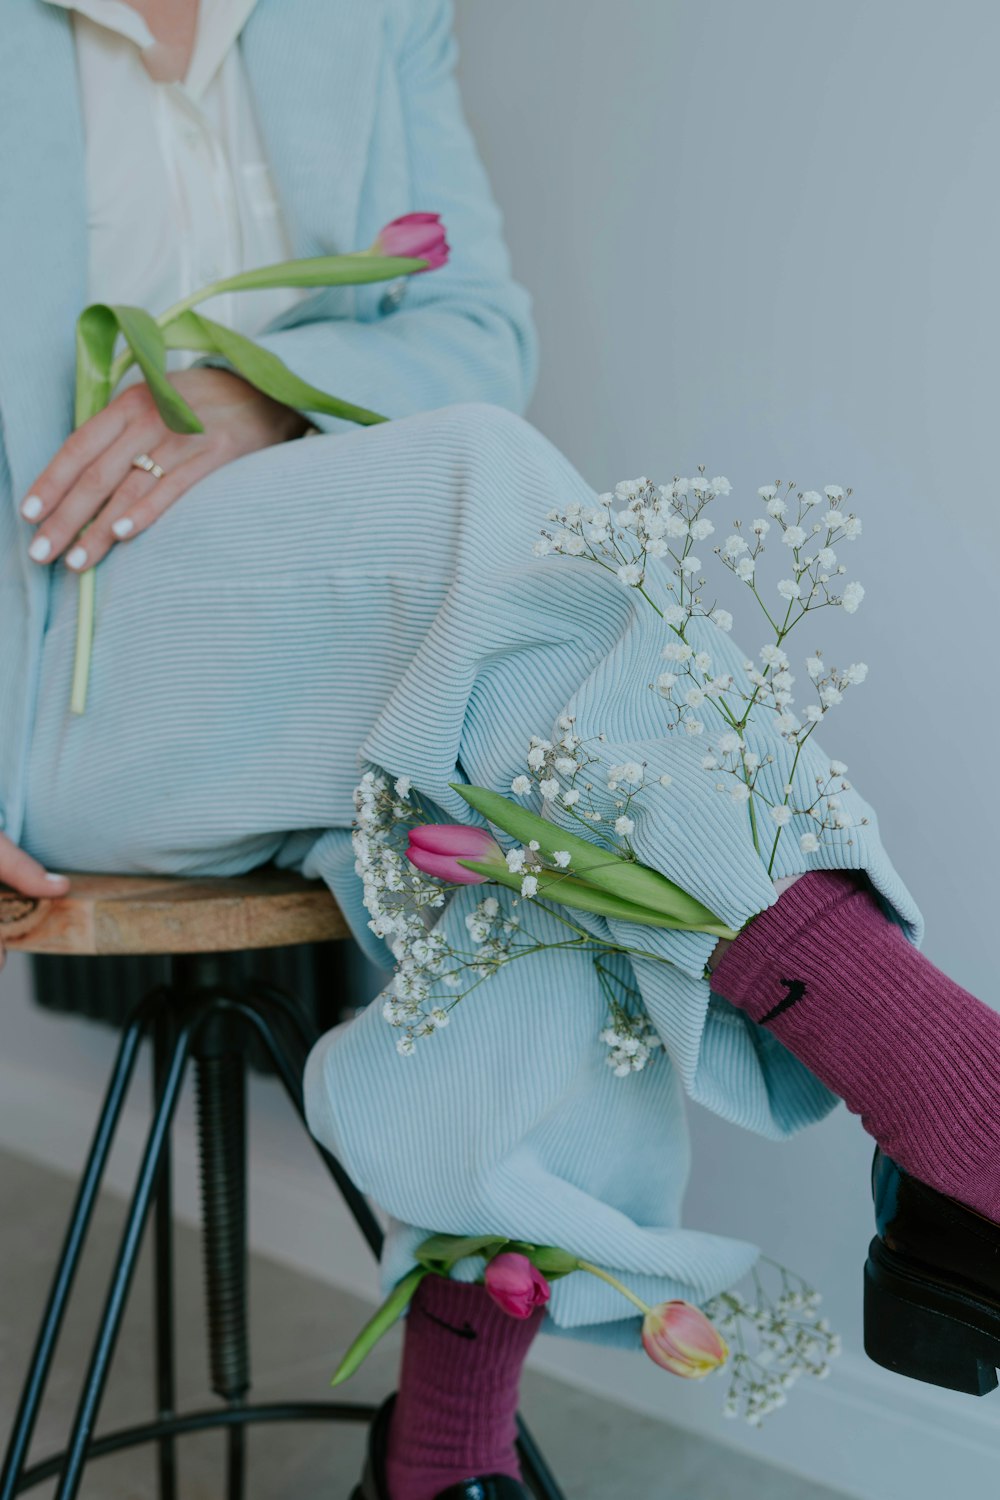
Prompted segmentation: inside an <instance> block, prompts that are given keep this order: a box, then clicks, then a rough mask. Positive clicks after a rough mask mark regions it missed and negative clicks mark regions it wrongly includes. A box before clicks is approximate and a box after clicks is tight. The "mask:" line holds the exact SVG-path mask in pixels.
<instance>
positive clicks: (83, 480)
mask: <svg viewBox="0 0 1000 1500" xmlns="http://www.w3.org/2000/svg"><path fill="white" fill-rule="evenodd" d="M163 430H164V429H163V423H162V422H161V421H160V419H159V417H158V416H156V415H155V414H154V416H153V417H152V418H150V419H148V420H147V421H144V422H130V423H129V424H128V425H127V426H126V427H125V429H124V431H123V433H122V434H121V436H120V437H119V438H117V439H116V440H115V441H114V442H112V443H111V445H110V446H109V447H107V448H105V449H104V451H103V452H102V453H99V454H98V456H97V457H96V458H95V459H94V460H93V462H92V463H90V464H89V465H88V466H87V468H85V469H84V470H83V472H82V473H81V474H80V475H79V477H78V478H77V479H76V480H75V481H74V483H73V484H71V485H70V487H69V489H68V490H67V491H66V493H65V494H64V495H63V496H62V498H61V499H60V500H58V501H57V502H55V503H54V504H52V505H51V506H50V507H49V509H48V511H47V512H46V515H45V519H44V520H43V521H42V522H41V523H40V524H39V527H38V530H37V532H36V533H35V536H34V539H33V540H32V543H31V546H30V547H29V548H28V555H29V557H31V558H33V560H34V561H35V562H40V563H52V562H55V561H56V559H57V558H59V557H61V556H62V555H63V553H64V552H65V551H66V549H67V548H70V549H71V550H70V552H69V556H68V557H67V559H66V561H67V562H68V563H69V565H70V566H71V567H77V568H78V567H80V566H81V563H82V558H81V557H80V555H79V554H80V548H79V547H77V546H74V545H73V544H74V543H75V542H76V539H77V537H79V535H80V533H81V531H83V529H84V527H85V526H88V525H89V524H90V522H91V521H93V519H94V517H95V516H97V515H98V514H99V512H100V511H101V510H102V509H103V507H104V505H105V502H106V501H107V498H108V496H109V495H111V494H113V493H114V492H115V491H116V490H117V489H118V487H119V486H120V485H121V484H122V483H123V482H124V481H126V480H127V478H128V476H129V475H130V474H131V473H132V472H133V469H132V460H133V459H134V458H135V457H136V455H137V454H138V453H141V452H142V451H143V449H144V447H148V446H152V445H153V443H154V441H155V439H157V438H159V437H160V436H161V435H162V433H163ZM134 472H136V473H141V470H135V471H134ZM143 477H144V478H145V477H146V476H145V475H144V476H143Z"/></svg>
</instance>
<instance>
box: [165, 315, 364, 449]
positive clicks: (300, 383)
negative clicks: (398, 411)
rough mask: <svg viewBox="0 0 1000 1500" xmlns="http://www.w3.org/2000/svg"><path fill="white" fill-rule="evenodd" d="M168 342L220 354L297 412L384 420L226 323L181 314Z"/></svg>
mask: <svg viewBox="0 0 1000 1500" xmlns="http://www.w3.org/2000/svg"><path fill="white" fill-rule="evenodd" d="M163 335H164V339H165V341H166V344H167V346H168V347H169V348H171V349H190V350H194V351H196V352H200V353H205V354H220V355H221V356H222V358H223V359H224V360H226V361H227V363H228V364H230V365H232V367H233V369H234V370H235V371H236V372H237V374H238V375H242V377H243V379H244V380H246V381H249V383H250V384H251V385H253V386H256V388H257V390H259V391H263V392H264V394H265V396H270V397H271V398H272V400H274V401H280V402H282V404H283V405H284V406H291V407H294V409H295V410H296V411H313V412H323V413H324V414H325V415H326V416H329V417H342V418H343V419H344V420H346V421H348V422H357V423H358V424H359V426H362V427H372V426H374V425H375V424H376V423H377V422H384V421H385V420H386V418H385V417H383V416H380V415H379V413H378V412H375V411H369V410H368V409H367V408H366V407H364V406H354V405H352V404H351V402H349V401H341V399H340V398H339V397H338V396H330V395H328V394H327V392H326V391H321V390H320V389H319V388H318V387H317V386H314V385H310V384H309V382H308V381H306V380H301V379H300V378H299V376H298V375H296V374H295V373H294V372H293V371H292V370H290V369H289V368H288V366H287V365H286V364H285V362H284V360H281V359H279V358H278V356H277V355H276V354H272V353H271V351H270V350H269V349H262V348H261V346H260V345H259V344H255V343H254V341H253V339H248V338H245V337H244V336H243V334H241V333H234V332H233V330H232V329H231V328H226V327H225V326H224V325H223V324H222V323H215V322H213V320H212V319H211V318H206V317H204V316H203V315H202V314H201V313H196V312H184V313H179V314H178V315H177V317H176V318H172V319H171V321H170V322H169V323H168V324H167V325H166V326H165V328H164V330H163Z"/></svg>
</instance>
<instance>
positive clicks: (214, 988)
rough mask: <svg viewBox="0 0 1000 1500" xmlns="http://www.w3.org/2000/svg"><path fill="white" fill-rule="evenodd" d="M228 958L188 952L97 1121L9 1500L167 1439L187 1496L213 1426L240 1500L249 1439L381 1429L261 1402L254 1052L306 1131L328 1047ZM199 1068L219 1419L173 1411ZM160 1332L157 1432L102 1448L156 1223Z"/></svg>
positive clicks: (555, 1497)
mask: <svg viewBox="0 0 1000 1500" xmlns="http://www.w3.org/2000/svg"><path fill="white" fill-rule="evenodd" d="M226 957H227V955H225V954H197V955H180V956H177V957H175V958H174V959H173V960H172V963H171V977H170V984H169V985H168V986H166V987H161V988H159V989H156V990H154V991H152V992H151V993H150V994H149V995H147V996H146V998H145V999H144V1000H143V1001H141V1002H140V1004H139V1005H138V1006H137V1007H136V1009H135V1011H134V1012H133V1013H132V1016H131V1017H130V1019H129V1021H128V1022H127V1024H126V1026H125V1029H124V1032H123V1035H122V1040H121V1043H120V1046H119V1049H118V1055H117V1058H116V1061H115V1065H114V1068H113V1070H112V1073H111V1078H110V1081H109V1083H108V1087H107V1092H106V1095H105V1099H104V1104H103V1107H102V1109H101V1112H100V1115H99V1117H98V1120H97V1125H96V1128H95V1131H94V1136H93V1140H92V1143H91V1148H90V1153H89V1155H88V1157H87V1161H86V1164H85V1166H84V1170H83V1175H82V1177H81V1179H80V1185H79V1188H78V1190H77V1196H76V1201H75V1203H74V1206H73V1210H72V1213H71V1215H70V1220H69V1225H68V1227H67V1231H66V1236H65V1240H64V1242H63V1248H62V1252H61V1254H60V1257H59V1261H58V1263H57V1266H56V1270H55V1274H54V1277H53V1281H52V1285H51V1289H50V1292H49V1298H48V1302H47V1304H46V1308H45V1312H44V1314H43V1317H42V1323H41V1326H40V1329H39V1332H38V1336H37V1339H36V1343H35V1348H34V1352H33V1354H32V1358H31V1363H30V1365H29V1368H28V1373H27V1376H26V1379H25V1383H24V1386H23V1389H22V1393H21V1399H20V1403H19V1406H18V1411H17V1415H16V1417H15V1420H14V1425H13V1428H12V1430H11V1435H10V1439H9V1441H8V1446H7V1452H6V1457H5V1459H4V1465H3V1470H2V1472H0V1500H14V1497H15V1496H16V1495H20V1494H23V1493H24V1492H25V1491H27V1490H29V1489H32V1488H33V1487H34V1486H36V1485H38V1484H41V1483H43V1482H44V1481H45V1480H47V1479H52V1478H53V1477H56V1476H58V1479H59V1483H58V1487H57V1489H56V1494H55V1500H75V1497H76V1496H77V1494H78V1491H79V1488H80V1484H81V1481H82V1478H83V1471H84V1467H85V1465H86V1464H87V1463H88V1462H89V1461H90V1460H91V1459H97V1458H102V1457H104V1456H105V1455H107V1454H110V1453H117V1452H120V1451H121V1450H122V1449H126V1448H132V1447H136V1446H139V1445H140V1444H145V1443H156V1445H157V1450H158V1451H157V1458H158V1484H159V1500H177V1495H178V1492H177V1464H176V1440H177V1438H178V1437H181V1436H183V1435H184V1434H186V1433H190V1432H199V1431H204V1430H206V1429H209V1428H219V1429H224V1430H225V1431H226V1434H227V1487H226V1495H227V1500H243V1496H244V1493H245V1450H244V1439H245V1432H246V1428H247V1427H248V1426H250V1425H251V1424H256V1423H269V1422H289V1421H294V1422H302V1421H314V1420H315V1421H332V1422H363V1423H367V1422H370V1421H371V1419H372V1417H373V1416H374V1415H375V1408H374V1407H371V1406H366V1405H361V1404H357V1403H353V1402H342V1401H323V1402H278V1403H275V1402H271V1403H267V1404H263V1405H254V1404H251V1403H248V1402H247V1401H246V1399H245V1397H246V1394H247V1392H248V1390H249V1388H250V1356H249V1343H248V1336H247V1296H246V1262H247V1235H246V1050H247V1044H248V1042H249V1040H250V1038H251V1037H253V1036H256V1037H257V1038H258V1039H259V1041H260V1043H261V1044H262V1045H263V1047H264V1050H265V1051H266V1053H267V1055H268V1057H269V1058H270V1060H271V1063H272V1064H273V1066H274V1069H275V1071H276V1072H277V1074H278V1077H279V1078H280V1079H281V1082H282V1084H283V1085H284V1088H285V1091H286V1093H287V1094H288V1096H289V1099H290V1100H291V1103H292V1106H293V1108H294V1109H295V1111H296V1113H297V1114H298V1115H299V1117H300V1118H301V1119H302V1121H303V1123H305V1110H304V1105H303V1100H302V1074H303V1070H304V1065H305V1060H306V1056H307V1054H308V1051H309V1048H310V1047H311V1045H312V1043H313V1041H314V1040H315V1038H314V1037H313V1036H311V1035H310V1034H309V1031H308V1029H307V1027H306V1024H305V1022H304V1019H303V1017H302V1015H301V1013H300V1011H299V1009H298V1008H297V1007H296V1005H295V1004H294V1002H293V1001H292V1000H291V999H290V998H289V997H288V996H286V995H284V994H282V993H281V992H280V991H277V990H275V989H274V988H273V987H271V986H268V985H262V984H250V985H248V986H241V987H239V988H236V987H234V986H231V985H230V984H229V983H228V981H227V964H226ZM146 1036H149V1037H150V1038H151V1040H152V1043H153V1116H152V1120H151V1122H150V1126H149V1130H148V1133H147V1137H146V1143H145V1147H144V1151H143V1156H142V1161H141V1164H140V1166H139V1170H138V1173H137V1176H136V1181H135V1186H134V1189H133V1193H132V1198H131V1200H130V1203H129V1207H128V1212H127V1215H126V1221H125V1227H124V1229H123V1230H122V1234H121V1239H120V1242H119V1247H118V1254H117V1257H116V1261H115V1265H114V1269H113V1272H112V1275H111V1280H110V1283H109V1286H108V1292H107V1296H106V1300H105V1305H104V1310H103V1312H102V1315H101V1320H100V1323H99V1325H98V1328H97V1333H96V1335H95V1337H94V1343H93V1346H92V1349H91V1356H90V1361H89V1366H88V1369H87V1374H86V1376H85V1379H84V1384H83V1387H82V1390H81V1392H80V1397H79V1401H78V1404H77V1409H76V1414H75V1417H74V1420H73V1425H72V1428H71V1431H70V1436H69V1441H68V1444H67V1446H66V1448H65V1449H63V1450H62V1451H60V1452H58V1453H55V1454H52V1455H50V1456H49V1457H48V1458H45V1459H42V1460H41V1461H39V1462H36V1463H34V1464H32V1465H31V1466H30V1467H28V1466H27V1458H28V1451H29V1448H30V1445H31V1439H32V1435H33V1433H34V1428H35V1423H36V1421H37V1418H38V1414H39V1411H40V1409H41V1404H42V1400H43V1398H44V1394H45V1386H46V1383H47V1380H48V1375H49V1370H50V1367H51V1364H52V1358H53V1355H54V1353H55V1348H56V1343H57V1341H58V1338H59V1333H60V1330H61V1328H62V1323H63V1318H64V1316H65V1313H66V1308H67V1306H68V1303H69V1299H70V1295H71V1292H72V1289H73V1283H74V1280H75V1277H76V1272H77V1269H78V1266H79V1263H80V1257H81V1254H82V1252H83V1248H84V1244H85V1241H86V1238H87V1233H88V1230H89V1227H90V1222H91V1219H92V1216H93V1211H94V1207H95V1204H96V1202H97V1198H98V1194H99V1192H100V1189H101V1184H102V1182H103V1179H104V1173H105V1168H106V1166H107V1161H108V1157H109V1155H110V1151H111V1147H112V1144H113V1142H114V1139H115V1134H116V1131H117V1128H118V1124H119V1121H120V1118H121V1113H122V1108H123V1106H124V1103H125V1100H126V1097H127V1095H128V1092H129V1087H130V1085H131V1082H132V1077H133V1074H134V1072H135V1066H136V1062H137V1060H138V1056H139V1051H140V1047H141V1044H142V1041H143V1038H144V1037H146ZM192 1059H193V1061H194V1065H195V1071H196V1085H197V1101H198V1111H197V1119H198V1142H199V1154H200V1162H201V1178H202V1218H203V1240H204V1262H205V1287H206V1297H207V1305H208V1322H209V1330H208V1332H209V1357H210V1366H211V1383H212V1388H213V1390H214V1391H215V1392H216V1394H217V1395H219V1396H220V1397H221V1398H222V1400H223V1401H224V1402H225V1405H224V1406H222V1407H219V1408H209V1409H206V1410H200V1411H194V1412H189V1413H186V1414H178V1413H177V1411H176V1410H175V1368H176V1356H175V1335H174V1275H173V1218H172V1162H171V1138H170V1133H171V1126H172V1124H173V1119H174V1114H175V1112H176V1109H177V1104H178V1101H179V1099H180V1094H181V1088H182V1085H183V1082H184V1078H185V1075H186V1072H187V1068H188V1064H189V1063H190V1062H191V1061H192ZM310 1139H311V1140H312V1141H313V1145H314V1146H315V1148H316V1149H317V1150H318V1151H319V1154H320V1156H321V1158H322V1160H323V1161H324V1163H325V1165H326V1167H327V1169H328V1171H329V1172H330V1174H331V1176H332V1177H333V1179H334V1182H335V1183H336V1185H337V1187H338V1189H339V1191H340V1193H341V1194H342V1196H343V1198H344V1200H345V1202H346V1204H347V1206H348V1208H349V1209H350V1212H351V1214H352V1216H353V1218H354V1220H355V1222H356V1224H357V1225H358V1228H359V1229H360V1231H361V1233H362V1235H363V1236H364V1238H365V1240H366V1241H367V1243H368V1245H369V1247H370V1249H371V1250H372V1253H373V1254H374V1255H375V1256H376V1257H378V1256H379V1255H380V1253H381V1249H382V1239H383V1236H382V1230H381V1228H380V1226H379V1224H378V1221H377V1220H376V1218H375V1216H374V1214H373V1213H372V1211H371V1209H370V1207H369V1206H368V1203H367V1202H366V1200H365V1199H364V1197H363V1196H362V1195H361V1193H360V1192H359V1191H358V1189H357V1188H356V1187H355V1186H354V1184H353V1183H352V1182H351V1180H350V1178H349V1177H348V1176H347V1173H346V1172H345V1171H344V1169H343V1167H342V1166H341V1164H340V1163H339V1162H338V1161H337V1160H336V1158H335V1157H333V1156H331V1155H330V1153H329V1152H328V1151H326V1150H324V1148H323V1147H322V1146H320V1145H319V1143H318V1142H317V1141H315V1139H313V1137H312V1136H310ZM151 1212H152V1213H153V1216H154V1224H153V1257H154V1284H155V1297H156V1304H155V1328H156V1396H157V1406H158V1413H157V1416H156V1417H155V1418H154V1419H153V1420H152V1421H150V1422H146V1423H142V1424H140V1425H138V1426H134V1427H129V1428H122V1429H119V1430H118V1431H114V1432H110V1433H105V1434H102V1435H101V1436H100V1437H97V1436H95V1434H94V1427H95V1424H96V1422H97V1419H98V1415H99V1411H100V1405H101V1399H102V1396H103V1393H104V1386H105V1382H106V1380H107V1375H108V1371H109V1369H110V1366H111V1360H112V1357H113V1355H114V1350H115V1345H116V1343H117V1339H118V1333H119V1330H120V1328H121V1322H122V1317H123V1315H124V1311H125V1307H126V1304H127V1301H128V1295H129V1290H130V1287H131V1283H132V1277H133V1274H134V1272H135V1268H136V1264H137V1261H138V1257H139V1251H140V1249H141V1246H142V1240H143V1235H144V1232H145V1229H146V1226H147V1223H148V1220H149V1218H150V1214H151ZM518 1427H519V1442H518V1447H519V1453H520V1458H521V1464H522V1469H523V1472H524V1477H525V1481H526V1483H527V1484H528V1485H529V1486H530V1488H531V1490H532V1492H533V1493H534V1494H535V1495H536V1497H538V1500H563V1496H562V1492H561V1491H560V1489H559V1487H558V1485H557V1484H556V1481H555V1479H554V1477H553V1475H552V1473H551V1472H550V1470H549V1468H548V1466H547V1464H546V1463H545V1460H544V1459H543V1458H542V1455H541V1453H540V1452H539V1450H538V1448H537V1446H536V1444H535V1442H534V1440H533V1438H532V1437H531V1435H530V1433H529V1432H528V1430H527V1428H526V1427H525V1426H524V1424H523V1422H520V1421H519V1423H518Z"/></svg>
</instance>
